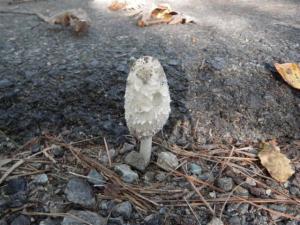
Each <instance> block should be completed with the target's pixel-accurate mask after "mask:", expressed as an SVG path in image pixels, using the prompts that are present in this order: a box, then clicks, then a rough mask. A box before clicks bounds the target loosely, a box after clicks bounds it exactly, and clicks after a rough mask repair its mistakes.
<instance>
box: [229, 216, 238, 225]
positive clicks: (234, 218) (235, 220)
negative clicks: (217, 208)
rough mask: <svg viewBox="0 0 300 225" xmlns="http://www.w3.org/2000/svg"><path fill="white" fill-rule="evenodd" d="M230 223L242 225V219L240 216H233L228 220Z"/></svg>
mask: <svg viewBox="0 0 300 225" xmlns="http://www.w3.org/2000/svg"><path fill="white" fill-rule="evenodd" d="M228 222H229V224H230V225H241V220H240V217H239V216H233V217H231V218H230V219H229V220H228Z"/></svg>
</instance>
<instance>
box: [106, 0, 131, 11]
mask: <svg viewBox="0 0 300 225" xmlns="http://www.w3.org/2000/svg"><path fill="white" fill-rule="evenodd" d="M126 6H127V2H126V1H120V0H117V1H113V2H112V3H111V4H110V5H109V6H108V8H109V9H110V10H111V11H118V10H121V9H124V8H126Z"/></svg>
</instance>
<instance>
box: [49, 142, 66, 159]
mask: <svg viewBox="0 0 300 225" xmlns="http://www.w3.org/2000/svg"><path fill="white" fill-rule="evenodd" d="M52 152H53V155H54V157H56V158H60V157H63V156H64V154H65V150H64V149H63V148H62V147H60V146H57V145H52Z"/></svg>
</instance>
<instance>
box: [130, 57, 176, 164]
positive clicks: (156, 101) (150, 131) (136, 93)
mask: <svg viewBox="0 0 300 225" xmlns="http://www.w3.org/2000/svg"><path fill="white" fill-rule="evenodd" d="M170 102H171V99H170V94H169V87H168V82H167V78H166V74H165V72H164V70H163V67H162V66H161V64H160V62H159V61H158V60H157V59H155V58H153V57H150V56H144V57H141V58H139V59H138V60H136V61H135V62H134V63H133V65H132V67H131V69H130V72H129V75H128V78H127V85H126V92H125V119H126V123H127V127H128V129H129V131H130V133H131V134H132V135H134V136H135V137H137V138H138V139H139V140H140V153H139V154H140V158H141V159H143V163H144V166H142V167H144V168H145V167H146V166H147V165H148V164H149V162H150V157H151V148H152V137H153V136H154V135H155V134H156V133H157V132H158V131H160V130H161V129H162V128H163V126H164V125H165V123H166V122H167V120H168V117H169V114H170V111H171V108H170Z"/></svg>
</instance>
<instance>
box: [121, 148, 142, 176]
mask: <svg viewBox="0 0 300 225" xmlns="http://www.w3.org/2000/svg"><path fill="white" fill-rule="evenodd" d="M125 163H127V164H128V165H130V166H132V167H133V168H135V169H137V170H140V171H142V172H143V171H144V170H145V169H146V163H145V160H144V158H143V156H142V155H141V154H140V153H139V152H136V151H132V152H130V153H128V154H127V156H126V157H125Z"/></svg>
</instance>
